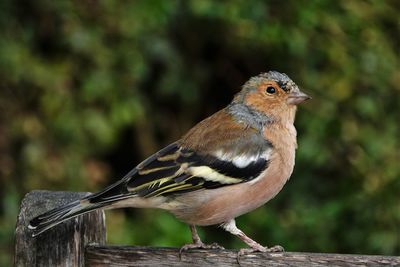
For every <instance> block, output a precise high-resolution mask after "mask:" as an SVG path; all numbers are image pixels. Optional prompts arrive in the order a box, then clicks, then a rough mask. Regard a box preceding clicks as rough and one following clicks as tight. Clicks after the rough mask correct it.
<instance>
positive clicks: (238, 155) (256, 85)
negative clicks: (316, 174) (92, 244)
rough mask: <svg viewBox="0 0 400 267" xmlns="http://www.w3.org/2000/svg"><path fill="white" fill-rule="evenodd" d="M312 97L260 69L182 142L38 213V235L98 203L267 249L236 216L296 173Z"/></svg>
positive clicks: (34, 224) (284, 77) (285, 78)
mask: <svg viewBox="0 0 400 267" xmlns="http://www.w3.org/2000/svg"><path fill="white" fill-rule="evenodd" d="M307 99H310V97H309V96H308V95H306V94H304V93H303V92H301V91H300V89H299V88H298V86H297V85H296V84H295V83H294V82H293V81H292V80H291V79H290V78H289V77H288V76H287V75H286V74H283V73H279V72H276V71H270V72H267V73H262V74H260V75H258V76H256V77H253V78H251V79H250V80H249V81H247V82H246V83H245V84H244V85H243V87H242V90H241V91H240V92H239V93H238V94H237V95H236V96H235V97H234V99H233V101H232V102H231V103H230V104H229V105H228V106H227V107H225V108H224V109H222V110H220V111H218V112H217V113H215V114H213V115H212V116H210V117H208V118H207V119H205V120H203V121H202V122H200V123H198V124H197V125H196V126H194V127H193V128H192V129H191V130H189V132H188V133H187V134H186V135H184V136H183V137H182V138H181V139H180V140H179V141H177V142H175V143H172V144H170V145H169V146H167V147H165V148H164V149H161V150H160V151H158V152H157V153H155V154H154V155H152V156H150V157H149V158H148V159H146V160H145V161H143V162H142V163H140V164H139V165H137V166H136V167H135V168H134V169H133V170H131V171H130V172H129V173H128V174H127V175H126V176H125V177H123V178H122V179H121V180H119V181H118V182H116V183H115V184H113V185H111V186H109V187H107V188H106V189H104V190H103V191H101V192H99V193H95V194H91V195H89V196H87V197H85V198H83V199H81V200H78V201H76V202H72V203H70V204H69V205H67V206H64V207H60V208H56V209H54V210H51V211H48V212H47V213H44V214H42V215H40V216H38V217H36V218H34V219H33V220H32V221H31V222H30V225H29V228H30V229H33V236H36V235H39V234H41V233H43V232H44V231H46V230H48V229H50V228H51V227H53V226H55V225H57V224H59V223H61V222H63V221H65V220H68V219H70V218H73V217H75V216H78V215H81V214H84V213H87V212H89V211H92V210H95V209H110V208H120V207H134V208H159V209H164V210H167V211H169V212H171V213H172V214H174V215H175V216H176V217H177V218H178V219H180V220H182V221H183V222H185V223H187V224H188V225H189V226H190V229H191V232H192V239H193V244H188V245H185V246H183V247H182V248H183V249H189V248H207V247H215V246H214V245H211V246H207V245H205V244H203V243H202V242H201V240H200V238H199V236H198V234H197V232H196V228H195V226H197V225H198V226H205V225H215V224H219V225H220V226H221V227H222V228H223V229H225V230H226V231H228V232H229V233H231V234H233V235H236V236H237V237H239V238H240V239H241V240H243V241H244V242H245V243H246V244H247V245H249V246H250V247H251V250H254V251H263V252H265V251H274V250H280V249H281V247H279V246H276V247H273V248H270V249H268V248H267V247H264V246H262V245H260V244H258V243H257V242H256V241H254V240H252V239H251V238H249V237H248V236H246V235H245V234H244V233H243V232H242V231H241V230H239V229H238V228H237V227H236V225H235V218H236V217H238V216H240V215H242V214H244V213H247V212H249V211H251V210H253V209H255V208H257V207H260V206H261V205H263V204H265V203H266V202H267V201H269V200H270V199H272V198H273V197H274V196H275V195H276V194H277V193H278V192H279V191H280V190H281V189H282V187H283V185H284V184H285V183H286V181H287V180H288V179H289V177H290V176H291V174H292V171H293V167H294V164H295V150H296V148H297V142H296V129H295V127H294V125H293V123H294V119H295V114H296V106H297V105H298V104H300V103H301V102H303V101H305V100H307Z"/></svg>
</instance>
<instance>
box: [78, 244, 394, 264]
mask: <svg viewBox="0 0 400 267" xmlns="http://www.w3.org/2000/svg"><path fill="white" fill-rule="evenodd" d="M237 253H238V251H237V250H231V249H229V250H228V249H225V250H218V249H214V250H210V249H207V250H201V249H193V250H189V251H185V252H182V254H181V257H179V249H178V248H151V247H123V246H89V247H87V248H86V255H85V260H86V266H96V267H106V266H107V267H112V266H118V267H123V266H181V267H183V266H191V267H203V266H218V267H228V266H241V267H245V266H260V267H261V266H296V267H308V266H314V267H317V266H321V267H322V266H324V267H325V266H400V257H396V256H369V255H349V254H325V253H301V252H279V253H261V252H258V253H251V254H248V255H244V256H242V257H240V265H239V263H238V261H237Z"/></svg>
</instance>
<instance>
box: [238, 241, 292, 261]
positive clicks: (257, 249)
mask: <svg viewBox="0 0 400 267" xmlns="http://www.w3.org/2000/svg"><path fill="white" fill-rule="evenodd" d="M284 251H285V249H284V248H283V247H282V246H279V245H276V246H273V247H270V248H269V247H263V246H261V245H259V244H257V245H255V246H253V247H252V248H242V249H240V250H239V252H238V254H237V258H236V259H237V262H238V263H239V265H240V257H241V256H244V255H246V254H250V253H253V252H272V253H274V252H284Z"/></svg>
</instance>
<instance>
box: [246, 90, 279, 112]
mask: <svg viewBox="0 0 400 267" xmlns="http://www.w3.org/2000/svg"><path fill="white" fill-rule="evenodd" d="M279 102H280V101H279V99H276V98H275V97H272V96H271V97H268V96H266V95H264V94H263V93H261V92H254V93H250V94H248V95H247V97H246V98H245V103H246V105H248V106H251V107H252V108H254V109H255V110H258V111H261V112H264V113H271V112H273V110H275V109H276V108H277V107H278V106H279Z"/></svg>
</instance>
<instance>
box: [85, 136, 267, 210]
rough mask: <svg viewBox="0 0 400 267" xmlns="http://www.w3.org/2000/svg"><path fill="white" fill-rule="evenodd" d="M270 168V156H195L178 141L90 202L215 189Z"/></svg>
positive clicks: (219, 152) (216, 154)
mask: <svg viewBox="0 0 400 267" xmlns="http://www.w3.org/2000/svg"><path fill="white" fill-rule="evenodd" d="M267 167H268V153H264V154H263V153H260V154H259V155H254V154H252V155H251V156H248V155H246V154H237V155H235V154H234V153H233V154H232V153H222V152H221V151H216V152H215V153H214V154H209V153H208V154H204V153H196V152H195V151H193V150H190V149H188V148H184V147H182V146H180V144H179V142H175V143H173V144H171V145H169V146H167V147H165V148H164V149H162V150H160V151H159V152H157V153H155V154H154V155H152V156H151V157H149V158H148V159H146V160H145V161H143V162H142V163H140V164H139V165H138V166H137V167H136V168H134V169H133V170H132V171H131V172H129V173H128V174H127V175H126V176H125V177H124V178H123V179H122V180H120V181H119V182H117V183H116V184H114V185H111V186H110V187H108V188H106V189H105V190H103V191H102V192H99V193H97V194H94V195H91V196H89V197H88V200H90V202H91V203H102V202H109V201H118V200H122V199H125V198H128V197H132V196H139V197H146V198H147V197H155V196H167V195H173V194H182V193H186V192H190V191H194V190H202V189H214V188H219V187H222V186H229V185H233V184H237V183H242V182H246V181H250V180H252V179H254V178H257V177H258V176H259V175H260V174H261V173H262V172H263V171H264V170H265V169H266V168H267Z"/></svg>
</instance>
